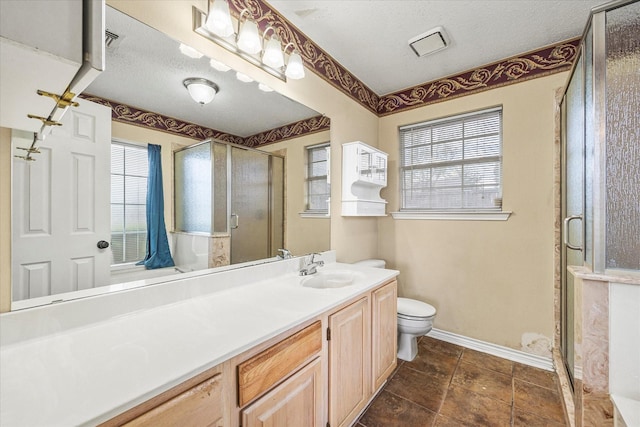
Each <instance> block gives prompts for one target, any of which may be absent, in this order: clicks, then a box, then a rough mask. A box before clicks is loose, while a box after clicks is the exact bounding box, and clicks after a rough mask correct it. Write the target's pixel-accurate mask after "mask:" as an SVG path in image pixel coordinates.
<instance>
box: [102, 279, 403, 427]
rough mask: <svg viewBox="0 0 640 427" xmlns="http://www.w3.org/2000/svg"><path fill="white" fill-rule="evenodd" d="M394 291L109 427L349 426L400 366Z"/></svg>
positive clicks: (370, 297)
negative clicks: (163, 426)
mask: <svg viewBox="0 0 640 427" xmlns="http://www.w3.org/2000/svg"><path fill="white" fill-rule="evenodd" d="M396 289H397V282H396V281H395V280H392V281H390V282H387V283H385V284H383V285H381V286H379V287H377V288H374V289H373V290H370V291H367V292H364V293H362V294H360V295H359V296H356V297H354V298H353V299H352V300H351V301H346V302H345V303H344V304H343V305H342V306H340V307H337V308H335V309H333V310H331V311H327V312H325V313H323V314H320V315H319V316H317V317H316V318H315V319H312V320H310V321H309V322H312V323H310V324H309V325H307V326H304V327H302V326H303V325H299V326H298V327H296V328H295V329H293V330H292V332H288V333H286V332H285V333H282V334H280V335H279V336H277V337H274V338H272V339H271V340H269V341H267V342H264V343H262V344H259V345H258V346H256V347H254V348H252V349H250V350H247V351H245V352H244V353H242V354H239V355H238V356H235V357H233V358H231V359H230V360H227V361H225V362H223V363H222V364H221V365H219V366H217V367H215V368H212V369H211V370H209V371H206V372H204V373H202V374H200V375H198V376H197V377H195V378H193V379H191V380H188V381H187V382H185V383H183V384H181V385H179V386H177V387H175V388H173V389H171V390H169V391H167V392H165V393H163V394H161V395H160V396H157V397H155V398H153V399H151V400H150V401H148V402H145V403H143V404H141V405H138V406H137V407H134V408H133V409H131V410H129V411H127V412H125V413H124V414H121V415H119V416H118V417H116V418H114V419H112V420H110V421H108V422H107V423H105V424H103V426H121V425H127V426H162V425H167V426H169V425H171V426H173V425H180V426H191V425H193V426H214V427H220V426H225V427H227V426H228V427H239V426H242V427H266V426H296V427H297V426H304V427H325V426H327V425H329V426H330V427H340V426H349V425H351V424H352V423H353V422H354V421H355V420H356V418H357V417H358V416H359V415H360V413H361V412H362V411H363V410H364V409H365V408H366V406H367V404H368V403H369V402H370V401H371V399H372V398H373V396H374V395H375V393H376V392H377V391H378V390H379V389H380V387H381V386H382V385H383V384H384V382H385V381H386V380H387V378H388V377H389V376H390V375H391V373H392V372H393V370H394V369H395V367H396V363H397V362H396V352H397V350H396V349H397V338H396V337H397V332H396V296H397V290H396ZM325 330H326V335H325ZM327 421H328V423H327Z"/></svg>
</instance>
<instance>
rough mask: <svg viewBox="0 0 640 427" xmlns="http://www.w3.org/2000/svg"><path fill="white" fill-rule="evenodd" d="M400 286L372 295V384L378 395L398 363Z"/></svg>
mask: <svg viewBox="0 0 640 427" xmlns="http://www.w3.org/2000/svg"><path fill="white" fill-rule="evenodd" d="M397 316H398V283H397V282H396V281H395V280H394V281H392V282H390V283H387V284H386V285H384V286H382V287H380V288H378V289H376V290H375V291H373V292H372V293H371V371H372V373H371V385H372V390H371V391H372V393H375V392H376V391H377V390H378V389H379V388H380V387H381V386H382V385H383V384H384V382H385V381H386V380H387V378H389V376H390V375H391V374H392V373H393V370H394V369H395V368H396V366H397V364H398V359H397V354H398V326H397Z"/></svg>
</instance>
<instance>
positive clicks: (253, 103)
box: [12, 7, 330, 310]
mask: <svg viewBox="0 0 640 427" xmlns="http://www.w3.org/2000/svg"><path fill="white" fill-rule="evenodd" d="M106 28H107V31H108V34H107V41H106V43H107V49H106V70H105V71H104V72H103V73H102V74H101V75H100V76H99V77H98V78H97V79H96V80H95V82H94V83H92V84H91V85H90V86H89V87H88V89H87V90H86V91H85V93H84V94H83V97H85V98H86V99H88V100H92V101H95V102H98V103H101V102H100V100H103V101H105V102H104V103H103V104H104V105H107V104H109V105H110V106H112V108H114V109H115V108H118V109H119V110H118V113H113V115H116V114H120V115H121V117H122V118H123V119H125V120H126V117H127V115H129V118H130V119H131V120H130V123H124V122H123V121H124V120H115V121H113V122H112V135H111V137H112V140H113V141H114V142H119V143H121V144H124V145H131V146H132V147H134V148H135V147H136V146H142V147H144V145H145V144H159V145H161V146H162V163H163V173H162V176H163V180H164V189H165V194H164V198H165V203H164V205H165V220H166V228H167V230H168V231H170V233H169V240H170V246H171V249H172V251H173V250H177V248H176V236H183V240H182V243H181V245H182V246H185V240H184V239H185V238H184V236H185V234H184V233H174V207H173V190H174V188H173V186H174V172H173V152H178V151H180V150H182V149H184V148H185V147H187V146H190V145H194V144H197V143H199V142H201V141H202V140H204V139H208V138H210V139H213V140H216V139H222V140H224V141H225V142H231V143H238V142H239V141H240V142H242V141H244V140H245V139H246V140H249V138H250V137H252V136H255V135H260V134H261V133H263V132H266V131H269V130H271V129H275V128H279V127H281V126H285V125H289V124H292V123H295V122H299V121H303V120H307V119H309V118H313V117H318V116H321V114H320V113H319V112H317V111H314V110H312V109H309V108H307V107H305V106H304V105H301V104H299V103H297V102H295V101H292V100H291V99H289V98H287V97H285V96H283V95H280V94H278V93H277V92H273V91H263V90H261V89H259V86H258V84H259V82H248V83H247V82H243V81H240V80H239V78H238V77H236V73H235V71H234V70H228V71H220V70H218V69H215V68H213V67H212V65H211V63H210V58H206V57H198V55H197V54H193V53H191V52H189V51H188V50H187V51H184V48H183V51H181V50H180V43H179V42H177V41H175V40H173V39H171V38H169V37H168V36H166V35H165V34H162V33H160V32H158V31H157V30H155V29H153V28H151V27H149V26H147V25H145V24H143V23H141V22H139V21H137V20H135V19H133V18H131V17H129V16H127V15H125V14H123V13H121V12H119V11H118V10H116V9H114V8H112V7H107V12H106ZM185 52H186V53H185ZM189 55H190V56H189ZM214 65H217V64H214ZM193 77H195V78H206V79H207V80H210V81H212V82H213V83H215V85H217V87H218V92H217V93H216V94H215V97H214V100H213V101H212V102H210V103H208V104H205V105H200V104H198V103H196V102H195V101H194V100H193V99H192V98H191V97H190V95H189V92H188V91H187V89H186V87H185V86H184V84H183V81H184V80H185V79H187V78H193ZM264 89H267V90H268V88H264ZM92 96H93V97H94V98H92ZM96 100H97V101H96ZM130 107H133V108H130ZM171 119H176V120H175V121H173V120H171ZM167 121H169V122H170V123H166V122H167ZM160 122H162V123H160ZM192 124H193V125H196V126H192ZM161 125H162V126H161ZM154 127H155V128H154ZM194 129H195V130H194ZM168 130H169V131H168ZM207 130H209V131H208V132H209V133H208V134H206V133H203V132H204V131H207ZM211 131H213V132H211ZM180 132H181V134H180ZM326 142H329V132H328V129H325V130H323V131H322V132H318V133H315V134H310V135H306V136H301V137H300V138H294V139H289V140H287V141H283V142H276V143H274V144H268V145H264V146H259V147H257V148H258V149H260V150H263V151H273V152H274V153H275V154H276V155H277V156H279V157H280V158H284V164H283V166H281V167H283V168H284V176H285V177H286V178H285V180H284V182H283V185H282V191H275V192H273V193H272V195H271V196H270V197H278V198H280V199H282V200H281V203H282V204H283V205H284V221H283V222H284V246H286V247H287V248H288V249H291V251H292V252H293V254H294V255H302V254H305V253H308V252H317V251H321V250H328V249H329V240H328V236H329V234H330V233H329V223H330V220H329V219H328V218H320V219H318V218H317V217H316V218H308V217H305V216H304V215H299V213H300V212H302V211H304V206H305V202H304V197H305V189H304V185H305V184H304V180H305V163H306V158H305V156H306V148H305V147H306V146H313V145H317V144H320V143H326ZM236 148H237V147H236ZM144 152H145V154H144V155H145V156H146V150H144ZM134 154H135V153H134ZM14 173H15V167H14ZM14 177H15V175H14ZM145 187H146V185H145ZM14 188H15V187H14ZM136 188H137V189H138V191H139V188H140V185H139V186H138V187H136ZM145 192H146V190H145ZM99 197H107V198H109V199H111V195H110V194H100V195H99ZM141 197H142V196H141ZM142 198H144V197H142ZM54 200H55V199H54ZM14 203H15V202H14ZM112 211H113V207H112ZM139 215H140V214H139ZM14 216H15V214H14ZM304 221H306V224H303V223H302V222H304ZM12 226H13V227H15V226H16V221H14V222H13V225H12ZM305 227H306V228H311V229H315V230H316V231H318V230H320V232H319V233H317V234H318V235H319V236H323V237H322V238H318V239H314V238H313V237H312V236H311V237H310V235H309V234H308V233H305V232H304V231H302V230H304V229H305ZM192 237H193V240H192V241H189V242H188V244H189V245H191V248H192V249H193V247H195V246H198V245H201V246H202V245H205V246H206V245H207V244H210V242H208V241H207V240H206V239H205V240H201V241H197V239H198V237H197V236H195V234H194V236H190V235H187V237H186V238H187V239H191V238H192ZM208 237H210V236H208ZM296 239H297V240H296ZM111 243H112V245H111V246H112V247H113V246H114V245H113V242H111ZM65 245H72V243H70V242H67V243H65ZM110 249H111V248H110ZM13 257H14V258H16V257H17V254H16V252H13ZM208 258H209V259H210V258H211V255H210V254H209V257H208ZM273 260H275V258H273V257H269V258H267V259H262V260H252V262H249V263H248V264H250V265H251V264H254V263H255V262H269V261H273ZM229 261H231V260H229ZM243 261H245V260H244V259H243ZM223 264H225V263H223ZM226 264H230V262H227V263H226ZM16 265H20V260H19V259H15V260H13V262H12V266H13V271H12V273H13V274H12V275H13V276H14V277H15V270H16V269H17V268H16ZM193 265H194V264H190V265H189V268H188V269H186V270H185V269H181V268H178V269H168V270H167V271H166V274H167V275H166V276H165V275H164V273H158V272H153V271H152V270H149V271H145V270H144V268H141V267H139V268H135V267H134V266H132V265H131V264H127V263H121V264H115V263H114V262H113V257H112V262H111V268H110V272H111V277H110V280H109V281H108V283H107V285H104V286H100V287H98V288H95V289H86V290H79V291H71V292H69V291H68V290H66V291H64V294H60V295H62V296H61V297H59V298H57V297H55V295H54V296H51V295H46V291H44V295H43V292H40V294H38V292H34V293H32V294H29V292H22V293H18V292H15V286H16V284H15V283H13V284H12V286H14V292H12V295H13V296H14V297H13V298H12V299H13V302H12V310H15V309H22V308H27V307H30V306H34V305H40V304H48V303H51V302H52V301H55V300H57V299H58V300H59V299H64V300H67V299H73V298H79V297H84V296H88V295H94V294H96V293H103V292H110V291H117V290H122V289H129V288H131V287H136V286H144V285H148V284H156V283H160V282H163V281H169V280H176V279H180V278H184V277H188V276H192V275H195V274H198V273H195V272H194V271H193V270H194V268H193ZM245 265H247V263H246V262H243V263H241V264H237V265H230V266H227V267H221V268H222V269H227V268H239V267H243V266H245ZM212 266H213V265H212V264H211V262H209V263H208V264H207V263H206V262H205V263H204V264H200V266H199V268H202V269H203V270H201V271H200V273H199V274H208V273H210V272H211V270H209V268H210V267H212ZM178 267H180V266H179V265H178ZM147 272H149V273H151V275H147V274H146V273H147ZM129 273H131V274H129ZM181 273H186V274H181ZM49 280H50V282H51V283H49V289H52V288H56V286H55V283H54V282H55V280H56V279H55V277H51V278H50V279H49ZM14 281H15V278H14ZM45 281H46V280H45ZM52 285H53V286H52ZM62 288H63V289H64V287H62ZM49 293H50V294H51V293H53V294H55V292H49Z"/></svg>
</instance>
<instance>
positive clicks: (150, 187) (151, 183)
mask: <svg viewBox="0 0 640 427" xmlns="http://www.w3.org/2000/svg"><path fill="white" fill-rule="evenodd" d="M148 152H149V177H148V179H147V255H146V256H145V258H144V260H142V261H140V262H139V263H137V265H144V266H145V267H146V269H147V270H151V269H154V268H163V267H172V266H174V265H175V264H174V263H173V258H172V257H171V252H170V251H169V241H168V240H167V229H166V227H165V224H164V195H163V191H162V163H161V161H160V146H159V145H154V144H149V145H148Z"/></svg>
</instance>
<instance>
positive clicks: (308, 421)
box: [242, 357, 324, 427]
mask: <svg viewBox="0 0 640 427" xmlns="http://www.w3.org/2000/svg"><path fill="white" fill-rule="evenodd" d="M322 403H323V393H322V365H321V362H320V357H317V358H316V359H314V360H313V361H312V362H311V363H309V364H308V365H307V366H305V367H304V368H302V369H301V370H300V371H298V372H297V373H296V374H294V375H292V376H291V377H290V378H288V379H287V380H286V381H285V382H283V383H282V384H280V385H279V386H277V387H275V388H274V389H273V390H271V391H270V392H269V393H267V394H266V395H264V396H263V397H261V398H260V399H258V400H257V401H256V402H255V403H253V404H252V405H250V406H249V407H248V408H247V409H245V410H244V411H242V426H243V427H267V426H301V427H302V426H304V427H321V426H322V425H323V420H322V418H323V416H322V415H323V413H324V411H323V404H322Z"/></svg>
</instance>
